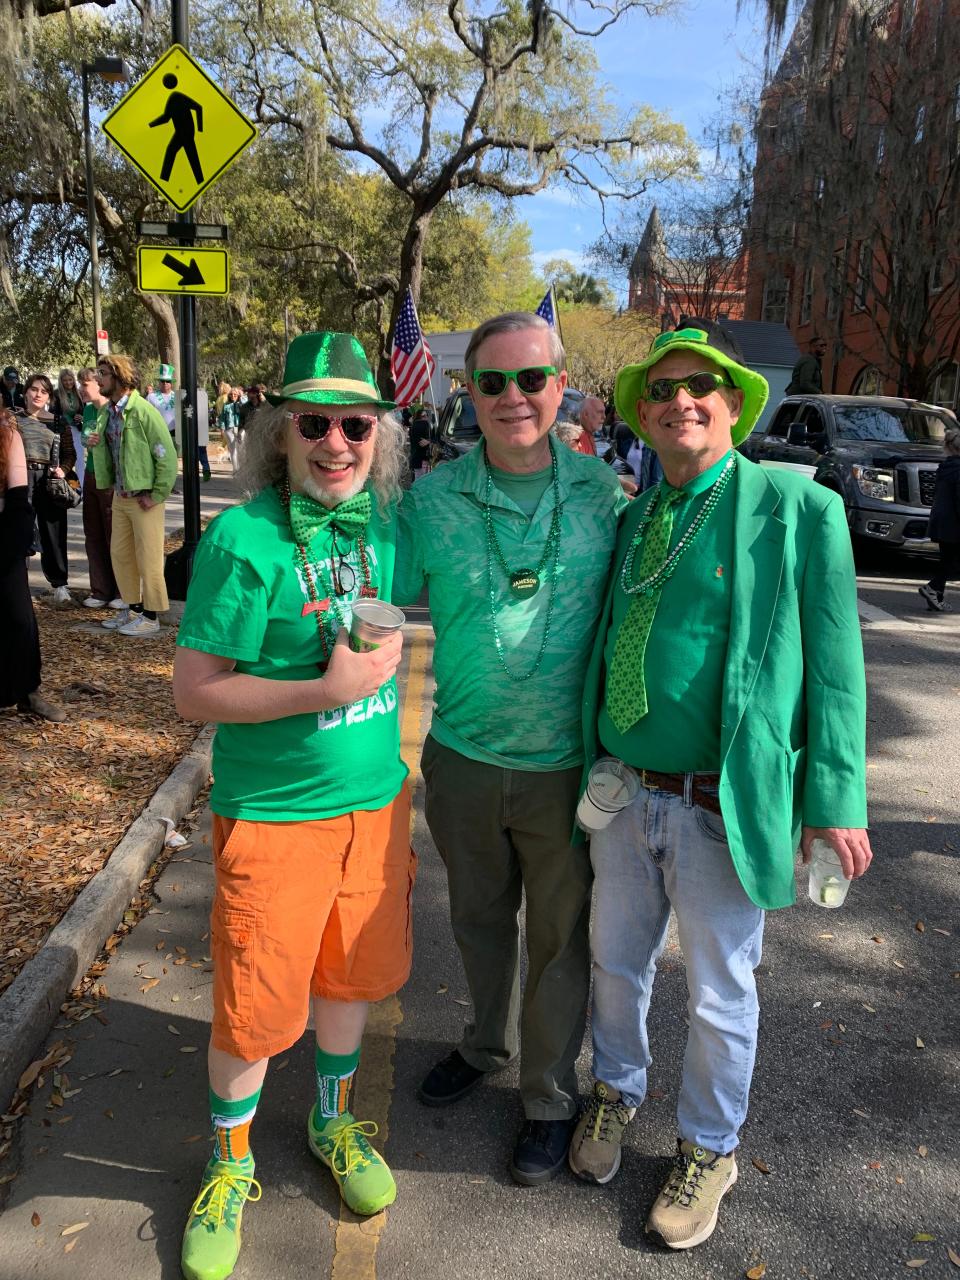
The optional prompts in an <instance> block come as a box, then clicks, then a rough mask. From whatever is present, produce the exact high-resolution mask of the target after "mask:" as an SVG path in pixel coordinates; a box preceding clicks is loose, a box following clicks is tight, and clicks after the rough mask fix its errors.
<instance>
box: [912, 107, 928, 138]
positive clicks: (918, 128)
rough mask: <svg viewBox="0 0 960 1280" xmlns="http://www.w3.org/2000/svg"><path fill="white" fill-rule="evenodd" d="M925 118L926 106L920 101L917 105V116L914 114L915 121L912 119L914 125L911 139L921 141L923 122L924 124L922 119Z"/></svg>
mask: <svg viewBox="0 0 960 1280" xmlns="http://www.w3.org/2000/svg"><path fill="white" fill-rule="evenodd" d="M926 118H927V108H926V107H925V106H924V104H923V103H922V102H921V103H920V106H919V107H917V116H916V119H915V121H914V126H913V140H914V142H922V141H923V124H924V121H925V120H926Z"/></svg>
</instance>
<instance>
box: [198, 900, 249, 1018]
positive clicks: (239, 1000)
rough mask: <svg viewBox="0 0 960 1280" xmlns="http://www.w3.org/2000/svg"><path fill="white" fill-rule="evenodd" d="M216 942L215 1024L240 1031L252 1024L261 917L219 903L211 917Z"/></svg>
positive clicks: (214, 976)
mask: <svg viewBox="0 0 960 1280" xmlns="http://www.w3.org/2000/svg"><path fill="white" fill-rule="evenodd" d="M210 924H211V929H210V933H211V937H212V939H213V1009H214V1014H213V1018H214V1022H215V1023H219V1024H220V1025H221V1026H223V1027H225V1028H231V1029H234V1030H236V1029H241V1028H247V1027H250V1026H251V1025H252V1023H253V990H254V980H255V977H256V957H257V936H258V933H259V930H260V926H261V921H260V918H259V913H258V912H256V911H250V910H245V909H242V908H239V907H225V906H222V905H221V904H220V903H216V904H215V905H214V908H213V915H212V917H211V921H210Z"/></svg>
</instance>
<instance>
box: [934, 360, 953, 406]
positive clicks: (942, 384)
mask: <svg viewBox="0 0 960 1280" xmlns="http://www.w3.org/2000/svg"><path fill="white" fill-rule="evenodd" d="M957 373H958V369H957V366H956V365H955V364H954V363H952V362H951V363H950V364H945V365H944V366H943V367H942V368H941V369H940V370H939V371H938V373H937V376H936V377H935V378H934V380H933V385H932V386H931V388H930V403H931V404H941V405H943V406H944V407H945V408H947V409H952V408H953V406H954V402H955V401H956V398H957Z"/></svg>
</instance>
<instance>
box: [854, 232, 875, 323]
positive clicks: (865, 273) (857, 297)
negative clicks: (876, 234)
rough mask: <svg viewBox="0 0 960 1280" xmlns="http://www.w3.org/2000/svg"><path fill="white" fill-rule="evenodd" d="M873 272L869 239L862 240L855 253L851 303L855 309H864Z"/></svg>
mask: <svg viewBox="0 0 960 1280" xmlns="http://www.w3.org/2000/svg"><path fill="white" fill-rule="evenodd" d="M872 274H873V250H872V248H871V246H870V242H869V240H864V241H863V242H862V243H861V245H860V252H859V253H858V254H857V288H856V292H855V293H854V297H853V305H854V307H855V308H856V309H857V311H866V309H867V295H868V294H869V292H870V284H871V276H872Z"/></svg>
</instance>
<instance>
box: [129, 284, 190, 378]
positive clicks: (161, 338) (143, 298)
mask: <svg viewBox="0 0 960 1280" xmlns="http://www.w3.org/2000/svg"><path fill="white" fill-rule="evenodd" d="M139 301H140V302H141V303H142V305H143V307H144V308H145V309H146V311H148V312H149V314H150V316H151V318H152V319H153V323H154V324H155V326H156V329H157V353H158V358H159V362H160V363H161V364H172V365H173V367H174V368H175V369H177V370H178V371H179V367H180V334H179V332H178V330H177V318H176V316H175V315H174V312H173V304H172V303H171V302H170V300H169V299H168V298H166V297H164V295H163V294H162V293H142V294H140V295H139ZM149 381H151V382H152V381H154V379H153V378H150V379H149Z"/></svg>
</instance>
